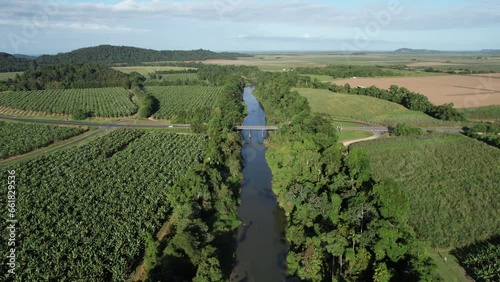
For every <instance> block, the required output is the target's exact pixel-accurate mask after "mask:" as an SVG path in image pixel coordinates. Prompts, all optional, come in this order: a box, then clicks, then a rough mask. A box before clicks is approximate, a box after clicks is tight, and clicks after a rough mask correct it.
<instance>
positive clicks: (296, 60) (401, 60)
mask: <svg viewBox="0 0 500 282" xmlns="http://www.w3.org/2000/svg"><path fill="white" fill-rule="evenodd" d="M478 57H481V58H480V59H478ZM210 63H218V64H234V62H231V61H229V60H217V61H215V62H214V61H210ZM237 63H238V64H239V65H241V64H246V65H252V66H257V67H259V68H260V69H262V70H265V71H282V70H283V69H292V68H296V67H322V66H326V65H330V64H333V65H369V66H385V67H391V66H396V65H397V66H404V65H410V64H414V63H423V64H426V63H430V65H429V66H432V67H433V68H434V69H440V70H448V69H469V70H474V71H495V72H500V59H498V56H492V55H491V54H484V53H474V52H451V53H443V52H440V53H413V54H411V53H407V54H402V53H400V54H396V53H392V52H367V53H366V54H364V55H352V54H351V52H280V53H258V54H254V57H242V58H238V61H237ZM435 63H438V64H445V65H442V66H435V65H434V64H435ZM429 66H411V67H410V68H411V69H414V70H417V71H419V72H416V75H417V76H432V75H435V74H433V73H426V72H423V71H422V70H423V69H425V68H428V67H429ZM402 75H403V76H406V75H405V74H402ZM412 76H413V75H412Z"/></svg>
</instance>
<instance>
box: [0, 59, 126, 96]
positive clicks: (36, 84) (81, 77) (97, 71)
mask: <svg viewBox="0 0 500 282" xmlns="http://www.w3.org/2000/svg"><path fill="white" fill-rule="evenodd" d="M134 77H135V76H134V75H133V74H132V75H128V74H126V73H123V72H120V71H117V70H114V69H112V68H110V67H107V66H103V65H97V64H61V65H41V66H38V67H37V68H36V69H35V68H30V69H29V70H27V71H25V72H24V73H22V74H20V75H18V76H16V77H14V79H8V80H7V81H0V91H5V90H14V91H16V90H17V91H26V90H42V89H70V88H95V87H98V88H102V87H123V88H127V89H128V88H130V86H131V84H132V79H134Z"/></svg>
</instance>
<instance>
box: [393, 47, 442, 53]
mask: <svg viewBox="0 0 500 282" xmlns="http://www.w3.org/2000/svg"><path fill="white" fill-rule="evenodd" d="M393 53H398V54H418V53H420V54H421V53H441V51H438V50H429V49H411V48H400V49H398V50H395V51H393Z"/></svg>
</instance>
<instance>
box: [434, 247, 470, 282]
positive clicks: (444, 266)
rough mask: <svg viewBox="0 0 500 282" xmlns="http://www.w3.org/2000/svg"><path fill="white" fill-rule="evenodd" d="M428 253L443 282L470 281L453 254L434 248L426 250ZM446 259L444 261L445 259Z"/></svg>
mask: <svg viewBox="0 0 500 282" xmlns="http://www.w3.org/2000/svg"><path fill="white" fill-rule="evenodd" d="M428 252H429V255H430V257H431V258H432V259H434V261H435V262H436V265H437V272H438V274H439V276H441V278H442V279H443V281H445V282H472V280H471V279H468V278H467V276H466V274H465V270H464V269H463V268H462V267H461V266H460V265H459V262H458V260H457V258H456V257H455V256H453V255H452V254H450V253H449V252H437V251H436V250H434V249H429V250H428ZM445 259H446V261H445Z"/></svg>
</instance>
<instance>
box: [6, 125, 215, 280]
mask: <svg viewBox="0 0 500 282" xmlns="http://www.w3.org/2000/svg"><path fill="white" fill-rule="evenodd" d="M205 146H206V145H205V137H204V136H191V135H189V136H188V135H176V134H170V133H162V132H144V131H135V130H116V131H114V132H112V133H111V134H110V135H108V136H106V137H103V138H100V139H96V140H94V141H92V142H90V143H89V144H87V145H84V146H82V147H73V148H70V149H68V150H65V151H61V152H57V153H54V154H50V155H47V156H43V157H40V158H37V159H35V160H33V161H30V162H28V163H26V164H21V165H17V166H15V167H11V168H10V169H15V170H16V171H17V173H18V179H19V180H18V181H16V182H17V192H18V193H17V194H18V195H19V196H18V199H17V210H18V212H17V214H18V218H17V219H18V221H19V224H20V225H22V226H23V228H22V229H19V232H20V234H19V238H22V239H21V240H22V242H21V244H20V246H19V247H17V250H16V255H18V258H19V269H18V273H19V274H18V275H17V277H16V278H17V279H19V280H22V281H31V280H40V279H42V280H74V281H124V280H125V279H126V277H127V275H128V273H129V272H130V271H131V269H130V268H131V266H132V264H133V262H134V260H135V259H137V257H139V255H140V253H141V251H142V250H143V249H144V244H145V243H144V238H145V234H153V233H154V232H156V231H157V230H158V229H159V228H160V227H161V224H162V223H163V221H164V220H165V218H166V217H168V214H169V211H170V210H171V207H170V205H169V202H168V201H167V198H166V193H167V192H168V189H169V187H170V186H172V185H173V183H174V182H175V180H176V179H178V178H179V176H181V175H184V174H185V173H186V171H187V170H189V169H190V168H192V167H193V166H194V165H195V164H196V163H199V162H200V161H201V160H202V159H203V156H204V152H205ZM61 199H64V205H61ZM5 224H7V223H6V222H5V221H3V222H2V230H6V228H5V227H6V226H5ZM5 234H6V233H5V232H4V231H2V236H0V243H1V244H2V245H6V244H7V243H6V242H5V240H6V238H8V236H5ZM3 254H4V253H3ZM1 267H2V268H3V267H4V264H2V266H1ZM49 269H50V271H48V270H49ZM3 270H5V269H2V273H6V272H4V271H3Z"/></svg>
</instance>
